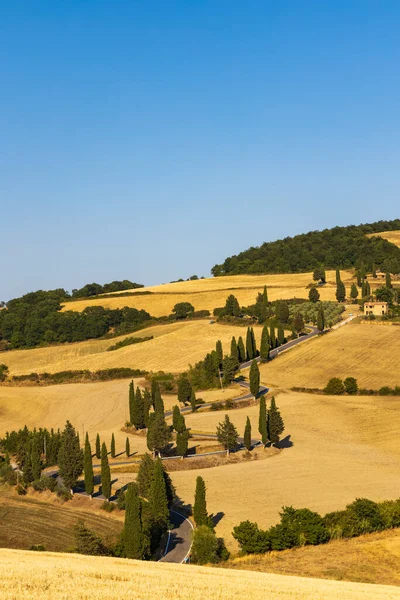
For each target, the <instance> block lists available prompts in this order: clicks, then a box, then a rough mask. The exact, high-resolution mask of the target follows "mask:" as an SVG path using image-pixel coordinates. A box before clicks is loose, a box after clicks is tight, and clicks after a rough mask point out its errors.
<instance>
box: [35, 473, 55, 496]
mask: <svg viewBox="0 0 400 600" xmlns="http://www.w3.org/2000/svg"><path fill="white" fill-rule="evenodd" d="M32 487H33V489H34V490H35V491H36V492H44V491H45V490H50V491H51V492H54V490H55V489H56V487H57V480H56V479H53V477H45V476H44V477H42V478H41V479H38V480H36V481H33V482H32Z"/></svg>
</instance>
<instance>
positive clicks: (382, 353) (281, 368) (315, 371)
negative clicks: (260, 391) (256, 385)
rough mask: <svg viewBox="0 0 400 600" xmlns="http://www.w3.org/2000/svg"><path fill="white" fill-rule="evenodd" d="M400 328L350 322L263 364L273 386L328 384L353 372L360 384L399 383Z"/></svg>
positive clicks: (264, 375) (374, 386)
mask: <svg viewBox="0 0 400 600" xmlns="http://www.w3.org/2000/svg"><path fill="white" fill-rule="evenodd" d="M399 364H400V331H399V329H398V328H397V327H368V326H367V325H364V324H359V323H351V324H350V325H346V326H345V327H340V328H339V329H338V330H336V331H334V332H331V333H328V334H327V335H325V336H323V337H320V338H318V339H314V340H312V341H310V342H307V343H306V344H302V345H300V346H297V347H296V348H294V349H292V350H290V352H287V353H284V354H282V356H280V357H279V358H277V359H276V360H273V361H271V362H270V363H268V364H266V365H264V366H262V367H261V378H262V380H263V382H264V383H266V384H267V385H271V386H272V387H284V388H290V387H293V386H295V387H309V388H313V387H319V388H323V387H325V385H326V383H327V382H328V380H329V379H330V378H331V377H342V378H345V377H348V376H352V377H355V378H356V379H357V380H358V384H359V386H360V387H364V388H371V389H379V388H380V387H382V386H383V385H389V386H392V387H393V386H395V385H400V372H399Z"/></svg>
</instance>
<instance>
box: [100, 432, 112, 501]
mask: <svg viewBox="0 0 400 600" xmlns="http://www.w3.org/2000/svg"><path fill="white" fill-rule="evenodd" d="M101 493H102V494H103V496H104V498H105V499H106V500H110V497H111V471H110V466H109V464H108V456H107V446H106V444H105V442H103V443H102V445H101Z"/></svg>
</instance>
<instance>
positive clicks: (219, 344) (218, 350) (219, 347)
mask: <svg viewBox="0 0 400 600" xmlns="http://www.w3.org/2000/svg"><path fill="white" fill-rule="evenodd" d="M215 352H216V353H217V357H218V366H219V368H220V369H222V361H223V358H224V354H223V351H222V342H221V340H218V341H217V343H216V344H215Z"/></svg>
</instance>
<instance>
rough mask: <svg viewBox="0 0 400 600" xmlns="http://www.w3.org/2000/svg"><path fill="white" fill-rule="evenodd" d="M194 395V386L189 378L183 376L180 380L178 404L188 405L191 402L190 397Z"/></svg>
mask: <svg viewBox="0 0 400 600" xmlns="http://www.w3.org/2000/svg"><path fill="white" fill-rule="evenodd" d="M191 393H192V385H191V383H190V381H189V379H188V378H187V377H185V376H184V375H182V376H181V377H179V379H178V402H181V403H182V404H185V405H186V404H187V403H188V402H190V395H191Z"/></svg>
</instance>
